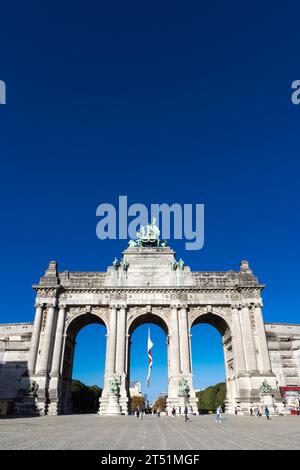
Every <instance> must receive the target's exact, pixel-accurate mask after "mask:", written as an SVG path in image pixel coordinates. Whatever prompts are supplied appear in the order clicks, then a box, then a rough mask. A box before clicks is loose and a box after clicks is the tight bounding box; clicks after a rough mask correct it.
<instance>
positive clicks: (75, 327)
mask: <svg viewBox="0 0 300 470" xmlns="http://www.w3.org/2000/svg"><path fill="white" fill-rule="evenodd" d="M137 235H138V237H137V239H136V240H131V241H130V242H129V246H128V248H127V249H126V250H125V251H124V252H123V254H122V258H121V260H120V261H118V260H117V259H115V261H114V262H113V263H112V265H111V266H110V267H108V269H107V271H106V272H69V271H64V272H59V271H58V269H57V263H56V262H55V261H51V262H50V264H49V267H48V269H47V270H46V272H45V274H44V276H43V277H41V279H40V282H39V283H38V284H36V285H34V289H35V291H36V302H35V318H34V323H33V324H21V325H29V326H28V327H27V329H26V327H25V330H22V328H21V326H20V327H19V329H20V335H21V337H22V333H23V342H24V343H25V342H26V340H27V355H26V362H25V361H24V364H23V369H24V370H23V369H21V371H22V374H21V375H20V377H18V386H17V387H16V388H17V392H16V395H15V399H14V409H15V412H18V413H27V412H32V411H33V409H34V410H35V412H36V413H38V414H48V415H55V414H60V413H68V412H70V411H71V398H70V397H71V392H70V384H71V378H72V367H73V357H74V347H75V340H76V335H77V333H78V332H79V330H80V329H81V328H82V327H83V326H85V325H87V324H90V323H100V324H102V325H104V326H105V327H106V331H107V335H106V360H105V377H104V389H103V392H102V396H101V399H100V404H99V412H100V414H118V413H121V414H127V413H128V410H129V359H130V338H131V335H132V333H133V331H134V330H135V328H136V327H137V326H139V325H141V324H142V323H145V322H147V323H148V322H151V323H155V324H157V325H159V326H161V327H162V328H163V330H164V332H165V334H166V338H167V351H168V399H167V403H168V406H169V407H173V406H175V407H177V408H178V407H179V406H181V405H183V404H187V405H188V407H189V410H190V412H197V397H196V394H195V390H194V383H193V371H192V358H191V336H190V331H191V328H192V326H193V325H195V324H197V323H209V324H211V325H213V326H214V327H215V328H217V330H218V331H219V332H220V334H221V336H222V344H223V350H224V360H225V370H226V386H227V397H226V407H227V410H228V412H231V413H232V412H234V409H235V407H237V408H238V409H239V410H240V411H241V412H242V413H243V412H248V410H249V408H250V407H251V406H252V407H255V406H261V405H262V400H263V399H264V396H265V395H268V396H269V397H270V396H271V397H272V403H273V404H274V406H275V409H276V406H277V407H279V408H280V406H281V404H282V403H281V402H282V399H281V398H280V393H279V386H278V384H279V380H278V379H279V377H278V375H277V376H276V374H275V372H276V370H275V368H274V367H273V366H272V364H271V360H270V358H271V355H270V349H271V347H270V344H271V343H270V341H271V340H270V341H269V339H268V338H267V334H266V327H265V324H264V321H263V316H262V298H261V292H262V289H263V288H264V285H262V284H260V283H259V281H258V279H257V278H256V277H255V276H254V275H253V273H252V270H251V269H250V267H249V264H248V262H247V261H242V262H241V264H240V269H239V270H238V271H225V272H195V271H191V270H190V268H189V267H188V266H186V265H185V263H184V261H183V260H182V259H179V260H178V261H177V260H176V256H175V252H174V251H173V250H172V249H171V248H170V247H169V246H167V242H166V241H164V240H160V239H159V230H158V228H157V226H156V225H155V224H154V223H152V224H149V225H148V226H147V227H146V228H142V229H141V231H140V232H139V233H138V234H137ZM4 327H5V325H3V327H2V329H1V332H2V334H3V331H4V330H3V328H4ZM4 329H5V328H4ZM269 330H270V328H269ZM18 331H19V330H18ZM269 334H270V335H272V332H271V333H269ZM274 335H275V337H276V332H275V333H274V334H273V337H274ZM8 338H9V335H8ZM25 349H26V348H25ZM274 370H275V372H274ZM14 373H15V372H14ZM295 380H298V378H296V379H295ZM32 384H34V386H33V385H32ZM28 386H29V389H28ZM30 387H31V388H30ZM26 390H27V392H26ZM28 390H29V391H28ZM262 392H263V393H262Z"/></svg>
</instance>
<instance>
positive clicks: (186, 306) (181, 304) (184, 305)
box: [177, 302, 188, 310]
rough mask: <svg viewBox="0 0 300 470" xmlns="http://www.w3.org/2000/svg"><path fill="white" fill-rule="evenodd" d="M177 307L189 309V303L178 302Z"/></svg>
mask: <svg viewBox="0 0 300 470" xmlns="http://www.w3.org/2000/svg"><path fill="white" fill-rule="evenodd" d="M177 308H178V309H179V310H183V309H184V310H187V309H188V304H187V303H185V302H179V303H178V304H177Z"/></svg>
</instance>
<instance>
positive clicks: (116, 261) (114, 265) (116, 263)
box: [113, 258, 120, 271]
mask: <svg viewBox="0 0 300 470" xmlns="http://www.w3.org/2000/svg"><path fill="white" fill-rule="evenodd" d="M119 266H120V263H119V261H118V258H115V259H114V261H113V267H114V268H115V270H116V271H117V270H118V268H119Z"/></svg>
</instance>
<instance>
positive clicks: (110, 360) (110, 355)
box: [106, 306, 117, 375]
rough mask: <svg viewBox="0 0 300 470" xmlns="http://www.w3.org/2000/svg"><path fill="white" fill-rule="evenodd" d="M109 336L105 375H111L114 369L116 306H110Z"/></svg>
mask: <svg viewBox="0 0 300 470" xmlns="http://www.w3.org/2000/svg"><path fill="white" fill-rule="evenodd" d="M109 325H110V327H109V336H108V343H109V346H108V348H107V349H108V351H107V353H106V354H108V360H107V375H113V374H114V373H115V371H116V334H117V307H115V306H113V307H111V308H110V322H109Z"/></svg>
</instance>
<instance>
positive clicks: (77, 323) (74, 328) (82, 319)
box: [65, 310, 108, 340]
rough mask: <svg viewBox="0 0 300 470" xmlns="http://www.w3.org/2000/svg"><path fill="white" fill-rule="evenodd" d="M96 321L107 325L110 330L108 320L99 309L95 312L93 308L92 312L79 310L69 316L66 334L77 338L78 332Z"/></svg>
mask: <svg viewBox="0 0 300 470" xmlns="http://www.w3.org/2000/svg"><path fill="white" fill-rule="evenodd" d="M95 323H98V324H100V325H103V326H105V328H106V330H107V331H108V325H107V320H106V318H105V316H104V315H103V314H101V313H99V312H98V311H96V312H94V311H93V310H91V311H90V312H86V311H84V312H83V311H79V312H78V313H75V314H74V315H73V316H71V317H70V318H67V321H66V327H65V335H66V336H70V337H72V338H73V339H74V340H75V338H76V336H77V334H78V333H79V331H80V330H81V329H82V328H84V327H85V326H87V325H91V324H95Z"/></svg>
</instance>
